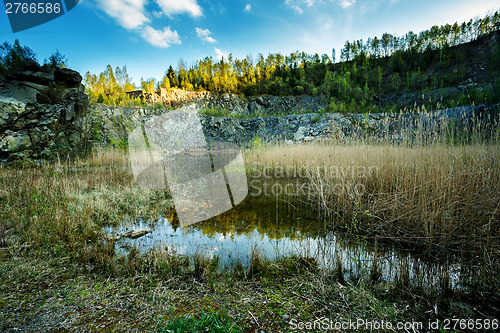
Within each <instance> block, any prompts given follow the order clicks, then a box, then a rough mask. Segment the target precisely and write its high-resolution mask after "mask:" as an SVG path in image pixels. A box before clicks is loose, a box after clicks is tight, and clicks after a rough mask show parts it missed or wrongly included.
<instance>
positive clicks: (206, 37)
mask: <svg viewBox="0 0 500 333" xmlns="http://www.w3.org/2000/svg"><path fill="white" fill-rule="evenodd" d="M196 34H197V35H198V38H200V39H201V40H202V41H204V42H208V43H217V40H215V39H214V38H213V37H211V36H210V35H211V34H212V33H211V32H210V30H208V29H201V28H196Z"/></svg>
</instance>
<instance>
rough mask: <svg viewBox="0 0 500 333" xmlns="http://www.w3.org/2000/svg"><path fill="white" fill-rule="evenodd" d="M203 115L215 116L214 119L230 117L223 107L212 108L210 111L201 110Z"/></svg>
mask: <svg viewBox="0 0 500 333" xmlns="http://www.w3.org/2000/svg"><path fill="white" fill-rule="evenodd" d="M199 113H201V114H204V115H207V116H213V117H228V116H229V112H228V111H227V110H225V109H223V108H221V107H218V106H216V107H213V106H212V107H210V108H208V109H202V110H200V112H199Z"/></svg>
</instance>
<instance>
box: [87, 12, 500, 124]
mask: <svg viewBox="0 0 500 333" xmlns="http://www.w3.org/2000/svg"><path fill="white" fill-rule="evenodd" d="M499 20H500V15H499V12H496V13H494V14H490V15H486V16H484V17H483V18H476V19H474V20H470V21H469V22H464V23H463V24H461V25H459V24H458V23H456V24H454V25H453V26H452V25H449V24H447V25H443V26H433V27H431V28H430V29H428V30H424V31H421V32H420V33H418V34H415V33H413V32H412V31H410V32H408V33H406V34H405V35H403V36H401V37H396V36H393V35H391V34H388V33H384V34H383V35H382V36H380V37H377V36H375V37H373V38H368V40H367V41H366V42H365V41H363V40H356V41H346V43H345V44H344V48H343V49H342V50H341V51H340V59H341V61H342V62H341V63H336V59H330V58H329V56H328V55H326V54H324V55H322V56H320V55H318V54H314V55H311V54H306V53H305V52H299V51H296V52H293V53H291V54H289V55H282V54H281V53H271V54H269V55H268V56H267V57H265V56H263V55H262V54H258V55H257V57H256V58H255V59H253V58H252V57H251V56H247V57H246V58H245V59H242V60H241V59H237V58H234V57H233V56H232V55H229V56H228V57H224V58H222V59H220V60H218V61H217V60H214V59H213V58H211V57H205V58H204V59H202V60H199V61H198V62H196V63H195V64H193V65H192V66H191V67H188V66H186V64H185V62H184V61H183V60H182V59H181V60H180V61H179V63H178V66H177V68H174V67H173V66H172V65H170V66H169V67H168V70H166V71H165V74H164V77H163V78H162V79H161V80H160V81H158V82H155V80H154V79H149V80H141V86H142V88H143V95H145V97H146V98H144V100H143V101H141V102H139V101H138V100H133V98H130V97H129V96H128V95H127V94H126V93H125V92H127V91H130V90H133V89H134V87H133V86H132V84H131V83H130V78H129V77H128V74H127V73H126V68H125V67H124V68H123V69H120V68H119V67H117V68H116V69H115V71H113V70H112V68H111V66H109V65H108V67H107V69H106V70H105V71H104V72H103V73H101V74H100V75H99V76H97V75H92V74H90V73H87V75H86V77H85V82H86V87H87V91H88V93H89V95H90V97H91V101H96V100H97V99H98V97H99V95H100V94H101V93H102V94H103V96H106V97H104V99H103V102H104V103H108V104H115V105H123V106H133V105H142V104H144V103H145V102H144V101H149V100H152V102H153V103H154V102H156V101H155V100H154V98H149V96H152V95H153V94H155V93H156V94H158V93H159V92H158V90H159V89H171V88H179V89H184V90H188V91H211V92H215V93H235V94H244V95H246V96H252V95H262V94H272V95H282V96H284V95H297V96H299V95H303V94H308V95H321V96H322V97H324V98H326V99H327V100H328V101H329V102H330V107H329V111H331V112H357V113H358V112H361V113H364V112H377V111H379V110H384V111H389V112H395V111H399V110H403V109H405V108H407V109H409V108H421V107H424V106H425V107H426V108H427V109H434V108H435V107H436V106H437V103H438V102H439V103H441V106H444V105H443V104H442V101H439V99H437V98H435V96H432V98H431V101H430V102H429V101H427V100H424V99H422V100H419V101H418V102H417V103H416V104H415V105H402V104H397V105H393V104H392V103H393V100H391V101H390V102H388V99H387V98H385V99H384V97H385V96H387V95H388V94H394V93H396V94H402V93H414V92H419V91H424V92H430V91H434V90H438V89H442V88H446V87H452V86H457V85H459V84H461V83H463V82H464V80H466V79H467V72H468V70H470V67H468V66H467V62H466V59H465V56H464V52H462V51H461V50H460V49H459V48H456V47H455V46H457V45H460V44H464V43H467V42H471V41H473V40H476V39H478V38H481V37H483V36H485V35H487V34H489V33H491V32H492V31H494V29H495V25H496V24H498V23H499ZM487 52H489V58H490V61H489V68H488V69H489V73H490V74H491V76H492V81H493V82H492V88H489V87H488V88H487V90H486V91H484V92H476V93H474V94H472V95H471V96H470V97H468V98H467V101H466V99H464V98H462V96H459V95H458V94H457V95H452V94H451V93H448V92H446V94H447V96H444V95H442V96H441V97H446V98H447V99H449V101H448V102H447V103H448V104H450V105H451V104H452V105H453V106H458V105H463V103H465V102H467V103H469V104H470V103H473V102H474V103H484V102H485V101H487V102H491V103H496V102H500V92H499V89H498V87H497V86H498V75H497V73H498V72H499V71H500V65H498V64H500V48H499V47H498V46H497V47H496V48H491V49H488V50H487ZM334 54H335V52H332V56H333V55H334ZM155 89H157V90H155ZM202 113H204V114H208V115H213V116H228V115H229V114H228V112H227V111H224V110H219V109H213V108H211V109H208V110H203V111H202Z"/></svg>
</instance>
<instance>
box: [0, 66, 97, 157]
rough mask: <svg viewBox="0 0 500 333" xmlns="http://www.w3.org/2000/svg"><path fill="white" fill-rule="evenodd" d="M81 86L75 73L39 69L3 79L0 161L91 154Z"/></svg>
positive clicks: (27, 69) (28, 68) (0, 89)
mask: <svg viewBox="0 0 500 333" xmlns="http://www.w3.org/2000/svg"><path fill="white" fill-rule="evenodd" d="M81 81H82V77H81V76H80V74H79V73H77V72H75V71H73V70H70V69H66V68H52V67H50V66H48V65H44V66H43V67H40V66H39V65H38V64H36V63H30V64H26V66H25V68H24V70H23V71H22V72H14V73H8V74H6V75H4V76H0V160H4V161H5V160H7V161H10V160H18V159H24V158H33V159H53V158H55V157H57V156H58V155H59V156H62V157H64V156H75V155H82V154H85V153H86V152H88V151H89V149H90V144H89V139H90V136H91V132H90V124H91V122H90V117H89V112H88V110H89V102H88V97H87V95H85V93H84V87H83V85H82V84H81Z"/></svg>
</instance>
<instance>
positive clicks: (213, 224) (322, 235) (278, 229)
mask: <svg viewBox="0 0 500 333" xmlns="http://www.w3.org/2000/svg"><path fill="white" fill-rule="evenodd" d="M265 181H267V182H269V181H270V180H269V179H267V180H265ZM273 182H274V184H281V185H280V186H282V185H283V186H284V185H286V184H289V183H290V182H285V181H283V180H281V181H277V180H273ZM275 188H277V187H275ZM289 188H290V187H289ZM297 188H300V186H299V187H297ZM314 206H315V205H313V204H311V202H308V200H304V198H303V197H302V196H294V195H293V193H286V194H284V192H283V193H282V195H280V196H275V195H272V193H271V194H269V195H265V194H263V193H260V195H259V196H253V195H252V192H251V191H250V195H249V196H248V197H247V198H246V199H245V200H244V201H243V202H242V203H241V204H240V205H238V206H237V207H235V208H234V209H232V210H230V211H227V212H225V213H224V214H221V215H219V216H216V217H214V218H211V219H209V220H207V221H204V222H202V223H198V224H193V225H190V226H186V227H180V224H179V221H178V219H176V218H175V214H172V216H170V217H162V218H160V219H158V220H157V221H142V220H139V221H138V222H135V221H134V222H130V221H129V222H124V223H123V225H121V226H120V227H119V228H115V229H111V228H110V229H108V230H107V232H108V233H109V234H110V235H113V234H114V235H116V234H123V233H125V232H126V231H128V230H131V229H138V228H151V229H152V232H151V233H149V234H147V235H146V236H144V237H141V238H138V239H121V240H120V241H118V242H117V250H118V252H121V253H122V254H125V253H127V251H128V249H130V248H136V249H138V250H139V251H140V252H143V253H145V252H147V251H148V250H151V249H153V248H166V249H168V250H169V251H171V252H175V253H177V254H180V255H188V256H192V255H194V254H195V253H196V252H199V253H204V254H206V255H207V256H208V257H213V256H218V257H219V259H220V262H221V263H223V264H225V265H230V264H232V263H234V262H235V261H240V262H241V263H242V264H243V265H248V264H249V261H250V257H251V255H252V250H253V249H254V248H256V249H257V250H258V252H259V254H260V256H261V257H266V258H268V259H276V258H278V257H281V256H290V255H298V256H307V257H314V258H315V259H316V260H317V262H318V264H319V265H320V266H322V267H331V268H334V267H338V262H339V261H340V262H341V264H342V267H343V269H344V271H345V275H346V277H347V278H351V279H358V278H362V277H366V276H370V275H372V276H373V274H374V273H376V274H377V275H379V276H380V278H381V279H384V280H397V281H401V282H403V283H405V281H406V283H408V282H410V283H412V284H414V285H416V286H418V287H421V288H423V289H427V290H433V291H438V292H439V291H441V290H443V288H455V289H456V288H462V287H463V286H464V285H466V280H467V279H471V278H472V277H471V276H470V273H471V272H473V271H474V267H468V269H466V266H463V265H462V266H461V265H457V264H449V263H448V264H442V263H441V264H439V263H436V262H432V261H430V260H429V259H428V258H425V257H419V256H417V255H415V254H414V253H408V252H407V253H404V252H402V251H398V250H396V249H394V248H392V247H387V246H385V247H383V246H380V244H372V243H366V242H359V241H357V242H353V241H352V240H348V239H344V238H345V237H342V236H340V235H339V234H338V233H335V232H334V231H333V230H331V228H328V225H327V223H325V222H323V221H324V220H323V219H322V218H321V216H320V214H319V213H318V211H317V210H314V209H311V207H314ZM443 281H444V283H445V284H446V285H443Z"/></svg>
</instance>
